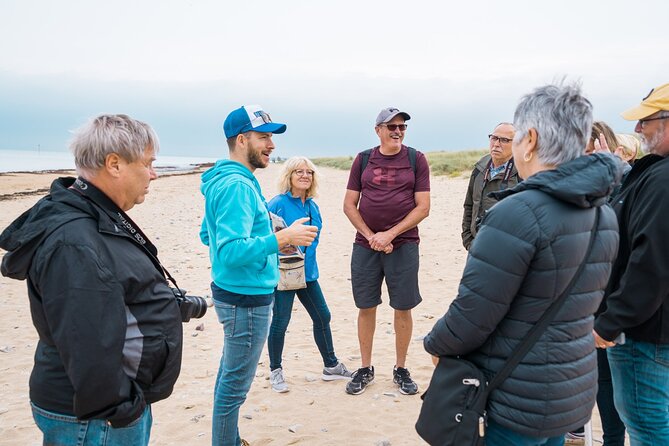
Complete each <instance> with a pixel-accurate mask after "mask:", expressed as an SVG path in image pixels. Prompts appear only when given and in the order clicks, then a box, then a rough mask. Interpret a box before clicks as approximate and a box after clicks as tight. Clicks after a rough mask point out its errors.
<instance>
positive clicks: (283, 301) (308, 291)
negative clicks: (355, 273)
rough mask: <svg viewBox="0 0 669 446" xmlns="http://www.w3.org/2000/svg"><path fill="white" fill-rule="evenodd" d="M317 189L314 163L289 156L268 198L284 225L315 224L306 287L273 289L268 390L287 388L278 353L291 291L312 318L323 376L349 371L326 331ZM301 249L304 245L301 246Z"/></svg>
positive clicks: (342, 376)
mask: <svg viewBox="0 0 669 446" xmlns="http://www.w3.org/2000/svg"><path fill="white" fill-rule="evenodd" d="M317 190H318V172H317V171H316V166H315V165H314V164H313V163H312V162H311V161H310V160H309V159H307V158H304V157H293V158H290V159H289V160H288V161H286V162H285V164H284V170H283V173H282V174H281V176H280V179H279V191H280V192H281V193H280V194H279V195H277V196H276V197H274V198H272V200H271V201H270V202H269V210H270V212H272V213H274V214H276V215H278V216H279V217H282V218H283V219H284V220H285V222H286V224H287V225H290V224H292V223H293V222H294V221H295V220H297V219H299V218H304V217H307V218H308V219H309V222H308V224H309V225H313V226H316V227H318V235H317V236H316V239H315V240H314V242H313V243H312V244H311V246H309V247H307V248H306V249H305V250H304V266H305V276H306V282H307V287H306V288H302V289H299V290H287V291H279V290H276V291H275V294H274V310H273V316H272V324H271V326H270V329H269V338H268V340H267V348H268V350H269V359H270V364H269V366H270V370H271V374H270V383H271V384H272V390H274V391H275V392H279V393H283V392H288V385H287V384H286V380H285V378H284V376H283V368H282V366H281V354H282V352H283V344H284V341H285V337H286V329H287V328H288V323H289V322H290V316H291V313H292V311H293V300H294V299H295V293H297V297H298V299H300V302H301V303H302V305H304V308H305V309H306V310H307V312H308V313H309V316H310V317H311V320H312V321H313V331H314V340H315V341H316V345H317V346H318V350H319V351H320V353H321V356H322V357H323V376H322V378H323V380H325V381H332V380H335V379H349V378H350V377H351V372H349V371H348V370H347V369H346V366H345V365H344V364H343V363H342V362H339V360H338V359H337V356H336V355H335V352H334V346H333V343H332V332H331V331H330V309H329V308H328V305H327V303H326V302H325V297H324V296H323V292H322V291H321V287H320V285H319V284H318V264H317V263H316V248H317V247H318V242H319V236H320V231H321V228H322V226H323V220H322V218H321V213H320V210H319V209H318V205H317V204H316V203H315V202H314V200H313V198H314V197H315V196H316V191H317ZM302 249H304V248H302Z"/></svg>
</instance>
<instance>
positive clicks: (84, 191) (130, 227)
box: [70, 177, 181, 290]
mask: <svg viewBox="0 0 669 446" xmlns="http://www.w3.org/2000/svg"><path fill="white" fill-rule="evenodd" d="M70 189H72V190H74V191H75V192H77V193H79V194H80V195H81V196H82V197H84V198H86V199H87V200H88V201H90V202H91V203H93V204H94V205H95V206H96V207H97V208H98V209H100V210H101V211H102V212H104V213H105V215H107V216H108V217H109V218H111V219H112V220H113V221H114V222H115V223H116V224H117V226H120V227H121V229H123V231H124V232H125V233H126V234H128V235H130V237H131V238H132V240H133V241H134V242H135V243H137V244H138V245H139V246H140V247H141V248H142V250H143V251H144V253H145V254H146V255H147V256H148V257H149V259H151V262H152V263H153V265H154V266H155V267H156V269H157V270H158V271H160V273H161V274H162V275H163V276H164V277H165V278H166V279H167V280H169V281H170V282H172V284H173V285H174V286H175V287H176V288H177V289H179V290H181V289H180V288H179V286H178V285H177V282H176V280H174V278H173V277H172V275H171V274H170V273H169V271H167V269H165V267H164V266H163V265H162V263H160V260H158V249H157V248H156V246H155V245H154V244H153V243H151V240H149V238H148V237H147V236H146V235H145V234H144V232H143V231H142V230H141V229H140V228H139V226H138V225H137V223H135V222H134V221H133V220H132V218H130V216H129V215H128V214H126V213H125V212H123V210H122V209H121V208H119V207H118V206H117V205H116V203H114V202H113V201H112V200H111V199H110V198H109V197H108V196H107V195H105V193H104V192H102V191H101V190H100V189H98V188H97V187H95V185H93V184H92V183H89V182H88V181H86V180H85V179H83V178H81V177H77V179H76V180H75V181H74V183H73V184H72V185H71V186H70Z"/></svg>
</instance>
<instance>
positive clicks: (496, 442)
mask: <svg viewBox="0 0 669 446" xmlns="http://www.w3.org/2000/svg"><path fill="white" fill-rule="evenodd" d="M514 127H515V129H516V134H515V137H514V140H513V148H512V150H513V157H514V161H515V163H516V166H517V168H518V174H519V175H520V176H521V177H522V178H523V181H522V182H521V183H519V184H518V185H517V186H515V187H514V188H512V189H506V190H504V191H500V192H495V193H494V194H495V196H496V198H498V199H500V202H499V203H497V204H496V205H495V206H493V207H492V208H491V209H490V210H489V211H488V212H487V213H486V215H485V217H484V218H483V222H482V225H481V228H480V230H479V232H478V234H477V236H476V238H475V239H474V241H473V243H472V245H471V248H470V250H469V256H468V257H467V262H466V265H465V269H464V272H463V274H462V279H461V281H460V286H459V289H458V295H457V297H456V298H455V300H454V301H453V302H452V303H451V305H450V307H449V308H448V311H447V312H446V314H445V315H444V316H443V317H442V318H441V319H439V320H438V321H437V323H436V324H435V326H434V328H433V329H432V331H431V332H430V333H429V334H428V335H427V336H426V337H425V338H424V346H425V349H426V350H427V352H428V353H430V354H432V355H433V356H466V357H467V359H468V360H469V361H472V362H473V363H474V364H476V365H477V366H478V367H479V368H480V369H482V371H483V372H484V373H485V374H486V376H488V377H489V378H491V377H492V376H493V375H494V374H496V373H497V372H498V371H499V370H500V368H501V367H502V366H503V364H504V363H505V362H506V360H507V359H508V358H509V356H510V355H511V353H512V352H513V351H514V349H515V348H516V346H517V345H518V344H519V343H520V342H522V340H523V339H524V338H525V337H526V335H527V333H528V332H529V331H530V329H531V328H532V327H533V326H534V324H535V323H536V322H537V321H538V320H539V319H540V318H541V317H542V316H543V314H544V313H545V311H546V310H547V309H548V308H549V307H550V306H551V304H552V303H553V302H554V301H555V300H556V299H557V298H558V297H559V296H560V295H561V293H562V292H563V291H564V290H565V289H566V287H567V286H568V284H569V283H570V282H571V280H572V279H573V277H574V274H575V272H576V271H577V270H578V269H579V266H580V265H581V263H583V262H585V265H584V269H583V273H582V274H581V275H580V276H579V277H578V278H577V281H576V284H575V286H574V287H573V289H572V290H571V292H570V294H569V295H568V296H567V298H566V301H565V302H564V304H563V306H562V308H561V309H560V311H559V312H558V314H557V316H556V317H555V318H554V319H553V320H552V321H551V323H550V324H549V325H548V328H547V329H546V331H545V332H544V333H543V334H542V336H541V337H540V338H539V340H538V341H537V342H536V343H535V344H534V346H533V347H532V348H531V349H530V351H529V352H528V353H527V355H525V357H524V358H522V359H521V361H520V363H519V364H518V365H517V366H516V367H515V369H514V370H513V371H512V372H511V375H510V376H509V377H508V378H507V379H506V380H505V381H504V382H502V383H501V385H500V386H499V387H497V388H496V389H495V390H493V391H492V393H491V394H490V397H489V399H488V409H487V410H488V427H487V431H486V433H485V438H486V445H487V446H509V445H514V446H539V445H541V446H557V445H562V444H563V443H564V436H565V434H566V433H567V432H569V431H570V430H574V429H576V428H578V427H580V426H583V425H584V424H585V423H586V422H587V421H588V420H589V419H590V416H591V413H592V409H593V407H594V405H595V393H596V390H595V389H596V387H597V370H596V367H597V364H596V355H595V345H594V339H593V336H592V324H593V320H594V318H593V314H594V313H595V311H596V310H597V307H598V306H599V302H600V301H601V299H602V296H603V293H604V287H605V286H606V282H607V280H608V277H609V273H610V271H611V264H612V262H613V260H614V257H615V252H616V249H617V246H618V225H617V222H616V218H615V215H614V213H613V211H612V209H611V208H610V207H609V206H608V204H607V198H608V195H609V194H610V193H611V190H612V185H613V184H614V183H616V182H617V181H619V180H620V175H621V172H620V167H619V163H618V162H617V161H616V160H615V159H613V157H612V156H609V155H605V154H595V155H592V156H582V155H583V151H584V148H585V146H586V144H587V141H588V137H589V135H590V130H591V127H592V105H591V104H590V102H589V101H588V100H587V99H586V98H585V97H583V96H582V95H581V93H580V89H579V88H578V87H577V86H571V85H547V86H544V87H540V88H537V89H536V90H534V91H533V92H531V93H529V94H528V95H526V96H524V97H523V98H522V99H521V101H520V104H519V105H518V107H517V108H516V112H515V115H514ZM597 213H599V222H598V226H597V227H596V228H593V225H594V224H595V222H596V221H597V219H596V214H597ZM593 229H595V231H594V233H593V232H592V230H593ZM593 235H594V236H595V237H596V238H595V243H594V244H593V248H592V252H590V254H589V257H588V258H585V256H586V253H587V250H588V245H589V243H590V240H591V237H592V236H593Z"/></svg>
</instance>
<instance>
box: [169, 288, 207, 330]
mask: <svg viewBox="0 0 669 446" xmlns="http://www.w3.org/2000/svg"><path fill="white" fill-rule="evenodd" d="M172 293H174V297H175V298H176V300H177V304H179V312H180V313H181V322H188V321H189V320H191V319H192V318H195V319H199V318H201V317H202V316H204V315H205V314H206V313H207V301H206V299H204V298H203V297H200V296H187V295H186V291H185V290H181V289H178V288H172Z"/></svg>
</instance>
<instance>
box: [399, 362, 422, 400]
mask: <svg viewBox="0 0 669 446" xmlns="http://www.w3.org/2000/svg"><path fill="white" fill-rule="evenodd" d="M393 382H394V383H395V384H397V385H398V386H399V388H400V393H403V394H404V395H415V394H417V393H418V385H417V384H416V382H415V381H414V380H413V379H411V374H410V373H409V370H408V369H405V368H404V367H393Z"/></svg>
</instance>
